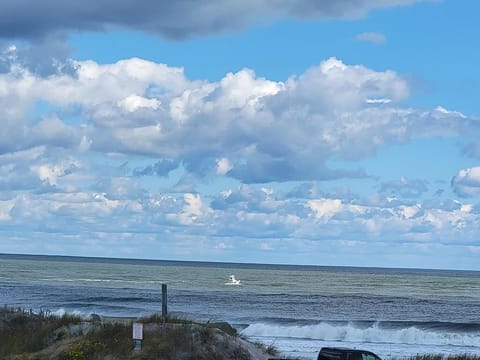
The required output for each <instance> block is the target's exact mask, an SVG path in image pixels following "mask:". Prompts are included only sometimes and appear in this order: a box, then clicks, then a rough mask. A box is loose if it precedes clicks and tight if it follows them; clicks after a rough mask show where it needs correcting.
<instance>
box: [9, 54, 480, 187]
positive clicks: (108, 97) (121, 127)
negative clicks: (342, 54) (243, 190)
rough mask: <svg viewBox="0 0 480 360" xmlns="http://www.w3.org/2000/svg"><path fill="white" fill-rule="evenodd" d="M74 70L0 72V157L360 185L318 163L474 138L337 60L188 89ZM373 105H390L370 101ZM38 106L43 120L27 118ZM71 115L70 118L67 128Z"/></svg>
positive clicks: (153, 74)
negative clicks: (51, 155)
mask: <svg viewBox="0 0 480 360" xmlns="http://www.w3.org/2000/svg"><path fill="white" fill-rule="evenodd" d="M75 69H76V70H75V73H74V74H69V73H59V74H55V75H52V76H49V77H48V78H43V77H41V76H40V75H36V74H34V73H32V72H31V71H29V70H28V69H27V68H24V67H21V66H20V65H16V66H15V67H13V68H12V69H11V70H10V71H9V72H7V73H4V74H0V116H1V117H2V119H3V126H4V129H5V131H4V132H2V133H0V152H3V153H8V152H12V151H21V150H25V149H29V148H31V147H35V146H49V147H53V146H55V147H59V148H64V149H69V150H71V151H74V152H79V153H85V152H96V153H100V154H123V155H124V156H132V155H135V156H144V157H145V158H146V159H147V161H148V160H150V159H152V160H151V161H152V163H151V164H149V165H146V166H144V167H135V170H134V175H138V176H140V175H160V176H164V175H166V174H168V173H169V172H170V171H172V170H174V169H175V168H177V167H178V166H180V164H182V166H183V167H184V169H186V170H187V171H188V172H189V173H191V174H192V175H194V176H198V177H200V178H207V177H209V176H215V175H225V176H229V177H232V178H236V179H238V180H240V181H241V182H244V183H262V182H271V181H290V180H298V181H311V180H328V179H338V178H348V177H350V178H360V177H365V176H366V174H365V172H364V171H363V170H362V169H341V168H340V169H334V168H331V167H329V166H327V161H328V160H329V159H332V158H340V159H346V160H355V159H360V158H364V157H368V156H371V155H373V154H375V152H376V151H377V150H378V149H380V148H382V147H384V146H387V145H390V144H395V143H397V144H398V143H405V142H408V141H410V140H411V139H413V138H415V137H419V136H459V135H461V134H466V133H468V134H473V133H478V131H479V128H478V127H479V125H478V123H477V122H475V121H473V120H472V119H469V118H468V117H466V116H464V115H463V114H460V113H457V112H453V111H448V110H445V109H443V108H437V109H433V110H431V111H425V110H416V109H412V108H405V107H402V106H401V101H402V100H403V99H406V98H407V97H408V95H409V92H410V90H409V86H408V83H407V82H406V81H405V80H404V79H402V78H401V77H400V76H399V75H398V74H396V73H395V72H393V71H389V70H387V71H382V72H379V71H374V70H372V69H369V68H366V67H364V66H359V65H348V64H345V63H343V62H342V61H340V60H338V59H335V58H331V59H327V60H325V61H323V62H321V63H320V64H319V65H318V66H315V67H312V68H310V69H308V70H307V71H305V72H304V73H303V74H301V75H299V76H298V77H291V78H289V79H287V80H285V81H272V80H269V79H265V78H262V77H258V76H256V74H255V73H254V72H253V71H252V70H249V69H244V70H241V71H239V72H237V73H228V74H226V75H225V76H224V77H223V78H221V79H220V80H219V81H215V82H208V81H196V80H190V79H188V78H186V76H185V74H184V71H183V69H180V68H174V67H169V66H167V65H165V64H158V63H154V62H151V61H146V60H142V59H138V58H133V59H127V60H121V61H118V62H117V63H114V64H104V65H100V64H97V63H95V62H93V61H77V62H75ZM372 98H377V99H384V98H388V99H391V101H390V102H388V103H385V102H367V100H368V99H372ZM39 102H41V103H45V104H48V105H49V106H50V107H51V109H52V111H51V113H50V114H48V115H43V114H38V116H36V114H35V112H36V105H37V104H38V103H39ZM32 112H33V113H34V116H33V119H32V116H31V114H32ZM72 112H73V114H74V115H75V116H76V117H77V118H78V119H79V120H76V121H75V122H73V123H72V122H70V121H69V120H68V119H69V117H70V116H71V115H72ZM153 159H155V160H153ZM390 185H392V184H390ZM393 185H395V184H393ZM397 185H398V184H397ZM407 185H408V184H407ZM407 185H406V186H407ZM410 185H412V184H410ZM410 185H408V186H410ZM419 185H420V184H416V185H415V184H413V185H412V186H414V187H415V186H416V188H417V190H418V189H419ZM385 186H386V185H385ZM406 186H405V188H406ZM385 189H386V188H385ZM190 191H191V190H190ZM421 191H423V190H421Z"/></svg>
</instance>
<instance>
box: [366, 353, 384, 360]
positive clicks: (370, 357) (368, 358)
mask: <svg viewBox="0 0 480 360" xmlns="http://www.w3.org/2000/svg"><path fill="white" fill-rule="evenodd" d="M362 360H380V358H378V357H376V356H374V355H372V354H365V353H363V354H362Z"/></svg>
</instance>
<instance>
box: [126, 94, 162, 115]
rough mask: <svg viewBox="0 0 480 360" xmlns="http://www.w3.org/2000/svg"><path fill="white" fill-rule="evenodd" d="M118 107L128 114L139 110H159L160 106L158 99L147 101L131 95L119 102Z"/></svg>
mask: <svg viewBox="0 0 480 360" xmlns="http://www.w3.org/2000/svg"><path fill="white" fill-rule="evenodd" d="M118 105H119V106H120V107H122V108H123V109H125V110H126V111H128V112H134V111H136V110H138V109H142V108H148V109H153V110H157V109H158V107H159V106H160V101H158V99H147V98H145V97H142V96H138V95H134V94H133V95H129V96H127V97H126V98H124V99H123V100H120V101H119V102H118Z"/></svg>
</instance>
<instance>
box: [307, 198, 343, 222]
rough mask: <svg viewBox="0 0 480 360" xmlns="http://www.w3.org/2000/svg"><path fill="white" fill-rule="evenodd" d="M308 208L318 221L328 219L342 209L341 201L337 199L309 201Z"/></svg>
mask: <svg viewBox="0 0 480 360" xmlns="http://www.w3.org/2000/svg"><path fill="white" fill-rule="evenodd" d="M308 206H309V207H310V208H311V209H312V210H313V212H314V213H315V216H316V217H317V218H319V219H329V218H331V217H332V216H333V215H335V214H336V213H338V212H339V211H340V210H341V209H342V201H341V200H339V199H333V200H331V199H318V200H310V201H309V202H308Z"/></svg>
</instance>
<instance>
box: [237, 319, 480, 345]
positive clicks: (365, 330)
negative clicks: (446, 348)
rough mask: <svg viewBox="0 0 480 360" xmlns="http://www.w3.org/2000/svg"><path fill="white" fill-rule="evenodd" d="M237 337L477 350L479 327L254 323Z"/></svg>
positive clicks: (391, 323)
mask: <svg viewBox="0 0 480 360" xmlns="http://www.w3.org/2000/svg"><path fill="white" fill-rule="evenodd" d="M241 333H242V334H243V335H245V336H247V337H278V338H297V339H312V340H325V341H340V342H362V343H383V344H412V345H413V344H415V345H439V346H441V345H453V346H471V347H480V324H455V323H420V322H419V323H412V322H408V323H402V322H370V323H365V322H360V323H355V322H348V323H338V322H327V321H322V322H320V323H317V324H308V325H305V324H301V325H299V324H289V325H284V324H274V323H254V324H250V325H248V326H247V327H246V328H244V329H243V330H242V331H241Z"/></svg>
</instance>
